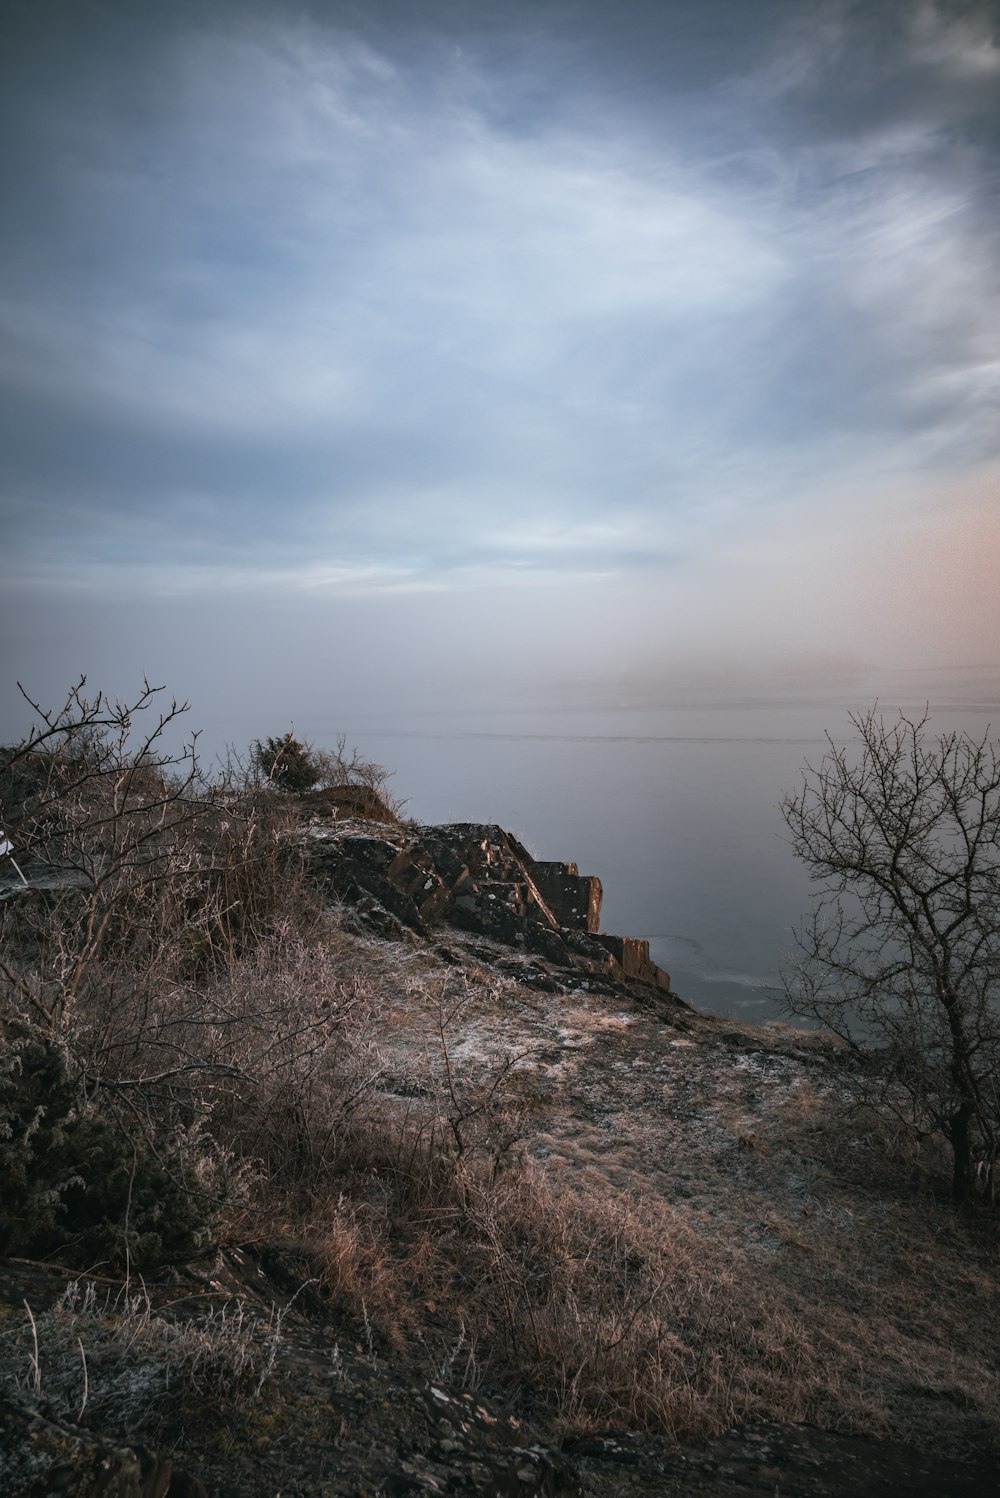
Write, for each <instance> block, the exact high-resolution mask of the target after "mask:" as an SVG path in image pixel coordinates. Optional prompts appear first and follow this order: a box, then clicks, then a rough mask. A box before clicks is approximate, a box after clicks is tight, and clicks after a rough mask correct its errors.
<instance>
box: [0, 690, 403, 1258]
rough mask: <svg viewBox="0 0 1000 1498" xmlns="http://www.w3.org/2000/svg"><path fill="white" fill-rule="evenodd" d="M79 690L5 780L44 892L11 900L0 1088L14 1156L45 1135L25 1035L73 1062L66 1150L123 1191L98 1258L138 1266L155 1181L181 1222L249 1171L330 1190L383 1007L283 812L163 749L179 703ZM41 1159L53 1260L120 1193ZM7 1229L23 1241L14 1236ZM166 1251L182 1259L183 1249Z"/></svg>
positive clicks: (3, 928)
mask: <svg viewBox="0 0 1000 1498" xmlns="http://www.w3.org/2000/svg"><path fill="white" fill-rule="evenodd" d="M83 685H84V684H83V682H82V681H81V682H80V683H79V684H78V685H77V687H76V688H74V689H73V691H71V693H70V694H69V697H68V698H67V702H66V704H65V705H64V706H63V708H62V709H60V710H59V712H56V713H51V714H49V713H46V712H44V711H43V710H42V709H40V708H39V709H37V711H38V714H39V718H40V726H39V727H38V728H36V729H35V730H33V731H32V733H31V734H29V736H28V738H27V739H26V740H25V741H24V743H23V744H21V745H19V746H17V747H15V748H14V749H12V750H8V751H6V752H5V754H4V758H3V763H2V766H0V785H2V786H3V790H4V795H5V798H6V805H7V807H8V820H7V830H8V831H9V833H10V834H11V835H12V837H13V839H14V841H15V842H16V845H17V847H18V849H19V851H20V852H21V853H22V856H23V858H24V861H25V866H26V867H27V869H28V871H29V879H30V885H31V887H29V888H28V889H27V890H25V891H24V892H23V893H20V892H19V893H17V894H16V895H14V896H11V897H9V898H7V899H5V900H4V901H3V902H2V904H0V936H2V938H3V956H2V957H0V1045H2V1047H3V1053H4V1056H5V1058H6V1060H7V1061H9V1062H10V1064H9V1065H7V1066H6V1068H5V1071H4V1073H3V1075H4V1076H5V1078H6V1083H5V1085H6V1087H7V1092H8V1094H10V1096H9V1098H8V1104H9V1108H10V1109H12V1110H13V1111H12V1112H11V1117H12V1118H14V1117H17V1118H19V1119H21V1120H22V1123H23V1127H22V1125H21V1124H19V1125H18V1127H17V1128H15V1129H14V1130H13V1133H12V1134H11V1133H10V1131H8V1142H9V1148H8V1149H7V1155H11V1150H13V1151H14V1152H15V1153H17V1151H19V1150H20V1151H21V1153H22V1154H25V1151H26V1150H28V1152H30V1141H31V1138H32V1137H35V1140H36V1142H37V1141H38V1139H40V1138H41V1136H40V1135H39V1134H38V1133H37V1129H36V1128H35V1126H34V1125H33V1124H32V1123H31V1119H30V1117H28V1116H27V1114H26V1113H25V1110H26V1109H28V1110H29V1111H30V1108H31V1107H32V1106H34V1105H33V1104H32V1101H31V1087H32V1085H33V1084H31V1083H30V1080H29V1078H28V1076H27V1074H26V1072H25V1067H24V1065H23V1061H22V1060H18V1056H19V1054H20V1053H19V1052H18V1049H17V1048H18V1045H19V1044H20V1042H19V1040H18V1037H19V1036H20V1035H22V1034H23V1033H24V1028H25V1026H29V1027H34V1028H35V1030H37V1032H38V1037H39V1040H38V1044H39V1045H41V1046H42V1047H43V1049H44V1048H45V1047H49V1048H50V1049H53V1048H54V1049H53V1054H55V1051H58V1054H59V1056H60V1057H61V1058H62V1063H61V1064H64V1069H65V1072H66V1075H67V1077H68V1078H69V1079H70V1080H69V1083H68V1085H69V1086H70V1087H71V1089H72V1091H73V1093H74V1101H73V1104H72V1107H70V1106H69V1105H67V1112H66V1117H67V1119H68V1120H70V1122H71V1124H72V1128H71V1130H70V1132H71V1134H72V1135H73V1137H74V1138H75V1137H77V1136H79V1137H81V1138H82V1137H83V1133H84V1132H86V1130H88V1129H89V1130H91V1132H92V1131H93V1130H95V1129H96V1130H97V1131H98V1133H99V1134H100V1137H101V1139H103V1140H106V1141H107V1142H108V1148H109V1149H111V1148H112V1146H111V1142H110V1141H111V1140H112V1138H115V1139H116V1140H117V1143H116V1144H115V1145H114V1148H113V1150H112V1153H114V1154H115V1158H116V1160H117V1159H118V1157H119V1156H120V1157H121V1162H122V1169H121V1171H119V1170H118V1167H117V1165H116V1166H115V1167H114V1169H113V1170H111V1171H110V1172H109V1173H106V1176H108V1175H110V1176H113V1177H114V1178H115V1179H118V1177H119V1176H121V1177H122V1180H123V1181H124V1186H123V1190H122V1191H121V1192H118V1194H117V1195H116V1196H114V1201H113V1202H111V1201H109V1202H107V1203H106V1205H107V1207H108V1211H107V1212H106V1213H104V1215H103V1216H102V1218H101V1221H102V1222H103V1223H104V1229H102V1231H104V1238H105V1242H104V1248H103V1251H104V1252H105V1253H106V1254H107V1256H109V1257H110V1258H111V1259H112V1261H116V1260H118V1259H119V1258H121V1256H122V1255H124V1257H125V1259H126V1260H128V1259H129V1258H130V1257H131V1258H132V1259H133V1260H135V1261H136V1262H137V1261H138V1257H137V1256H139V1255H140V1252H141V1250H142V1245H143V1243H145V1242H147V1238H146V1237H144V1236H143V1235H142V1234H138V1235H137V1223H138V1216H139V1212H138V1206H139V1201H140V1199H141V1198H142V1197H143V1196H144V1193H145V1192H146V1188H147V1187H149V1186H150V1184H151V1182H152V1180H153V1177H154V1176H156V1174H157V1172H159V1173H160V1174H161V1175H162V1174H164V1173H165V1177H166V1179H168V1180H172V1181H174V1182H175V1184H176V1185H177V1187H178V1191H179V1192H180V1196H179V1197H178V1198H177V1201H176V1205H175V1209H174V1211H173V1213H172V1215H173V1217H174V1218H175V1219H176V1220H177V1221H180V1220H182V1219H183V1218H184V1217H185V1216H186V1215H187V1214H186V1213H185V1212H184V1211H182V1210H181V1205H182V1203H183V1202H184V1201H187V1200H188V1199H189V1198H191V1197H192V1195H193V1194H195V1192H196V1183H197V1182H201V1183H204V1182H207V1181H209V1180H214V1181H219V1180H223V1181H224V1182H225V1184H226V1190H225V1191H224V1192H222V1194H221V1196H220V1194H219V1192H217V1191H216V1193H215V1196H216V1198H217V1203H216V1204H218V1201H219V1200H221V1199H222V1197H226V1198H228V1199H230V1200H231V1199H232V1196H233V1192H234V1190H237V1191H238V1190H239V1189H240V1182H241V1181H243V1182H244V1185H245V1182H246V1179H247V1172H248V1171H250V1172H251V1173H253V1174H255V1175H256V1176H257V1177H258V1178H259V1179H261V1180H263V1181H266V1180H268V1179H271V1178H274V1179H276V1180H277V1179H279V1178H280V1179H281V1180H282V1182H283V1183H284V1189H289V1188H290V1187H292V1186H295V1187H296V1188H298V1187H302V1188H306V1186H307V1183H308V1181H309V1180H310V1179H312V1178H315V1177H316V1176H317V1175H322V1174H323V1172H324V1171H325V1170H326V1169H327V1167H328V1161H329V1155H330V1151H331V1143H330V1141H331V1139H332V1138H333V1137H334V1135H335V1134H336V1131H337V1130H338V1129H339V1127H340V1125H341V1123H342V1121H343V1119H344V1118H345V1117H347V1116H348V1115H349V1114H350V1112H351V1111H352V1109H353V1108H354V1106H355V1104H356V1100H357V1098H358V1097H359V1096H360V1095H361V1094H362V1093H363V1091H364V1090H365V1088H366V1087H367V1086H369V1085H370V1083H371V1080H372V1077H373V1076H374V1075H375V1074H376V1073H377V1070H378V1060H377V1056H376V1054H375V1051H374V1047H373V1044H372V1041H371V1014H372V1011H373V1008H374V995H373V993H372V992H371V991H370V990H369V989H367V988H366V987H365V985H364V983H363V982H361V981H360V980H356V979H352V978H350V977H349V976H346V975H345V974H343V973H342V972H341V971H339V970H338V967H337V953H338V946H337V941H336V933H335V929H334V927H333V925H332V924H331V922H330V920H329V919H327V918H325V917H324V916H323V914H322V911H321V908H320V906H319V903H318V897H317V895H316V893H315V892H314V891H313V889H312V888H311V887H310V885H309V884H308V882H307V880H306V877H305V873H304V869H303V865H302V860H301V857H300V854H299V850H298V847H297V845H296V843H295V841H294V839H290V838H289V837H287V836H286V835H285V834H286V832H287V829H288V826H289V813H288V811H287V809H286V808H285V807H283V806H282V805H281V803H280V802H279V801H278V799H277V798H275V797H273V796H270V795H268V794H266V793H263V794H262V793H261V792H260V791H259V789H258V788H256V787H255V786H253V785H249V786H248V785H246V784H243V785H240V784H238V783H235V782H234V781H233V780H232V778H231V777H228V776H226V777H223V778H222V779H221V780H218V781H216V782H208V781H206V780H205V779H204V777H203V776H202V775H201V772H200V769H199V766H198V762H197V757H196V753H195V738H194V737H192V738H191V739H190V740H188V741H187V742H186V744H184V746H183V747H182V748H181V749H180V750H178V751H176V752H173V751H171V750H170V749H169V748H168V747H166V745H165V741H166V739H167V737H168V736H169V735H170V734H171V733H172V732H173V730H174V729H175V728H176V725H177V720H178V719H179V718H180V717H181V715H182V714H183V713H184V711H185V710H186V709H185V708H184V707H179V706H178V705H177V704H176V703H173V702H172V703H170V705H169V707H168V708H167V709H166V711H163V712H158V711H157V709H156V702H157V689H154V688H151V687H150V686H149V685H148V683H147V684H145V685H144V688H143V691H142V692H141V693H140V694H139V695H138V696H137V697H136V699H135V700H134V701H133V702H131V703H130V704H123V703H121V702H118V703H112V702H110V701H109V700H108V699H107V698H106V697H105V696H103V694H98V695H97V696H96V697H93V698H88V697H86V696H85V695H84V692H83ZM149 714H152V717H151V719H150V723H149V726H148V727H146V726H145V719H144V715H147V716H148V715H149ZM15 797H16V798H19V799H14V798H15ZM25 1119H26V1120H27V1121H26V1122H25V1121H24V1120H25ZM95 1137H96V1136H95ZM50 1143H53V1141H50ZM78 1153H79V1152H78ZM44 1157H45V1160H44V1163H46V1164H47V1165H49V1166H51V1168H52V1171H53V1172H54V1175H53V1176H52V1178H51V1179H50V1178H48V1177H43V1178H41V1179H40V1180H39V1182H38V1189H39V1190H41V1191H42V1192H43V1194H44V1192H46V1191H48V1192H50V1193H54V1195H52V1196H51V1203H52V1211H53V1213H54V1215H52V1214H50V1217H49V1219H47V1221H48V1227H49V1228H50V1229H51V1234H52V1235H54V1239H53V1241H52V1242H51V1243H50V1241H49V1238H48V1237H46V1238H45V1243H46V1246H47V1248H53V1249H54V1248H55V1247H57V1246H60V1245H61V1246H62V1248H63V1249H65V1250H66V1251H68V1252H72V1251H73V1250H72V1245H73V1243H74V1242H75V1243H76V1245H77V1248H78V1250H79V1252H80V1253H84V1252H85V1247H84V1245H85V1242H89V1240H87V1239H86V1237H85V1236H84V1237H83V1238H81V1237H80V1234H79V1231H78V1229H79V1227H80V1225H81V1220H82V1219H83V1218H88V1219H89V1217H92V1216H93V1211H92V1210H91V1209H93V1210H94V1211H96V1206H97V1202H98V1198H99V1197H100V1196H101V1191H102V1186H103V1185H106V1184H107V1180H106V1179H105V1180H104V1181H103V1182H102V1181H100V1180H98V1178H97V1174H96V1172H97V1169H98V1167H97V1162H96V1158H95V1159H94V1160H93V1161H92V1162H91V1164H90V1165H88V1163H87V1160H86V1158H81V1159H80V1160H79V1161H78V1162H76V1163H75V1164H74V1165H73V1168H72V1170H70V1167H69V1165H68V1164H67V1163H66V1162H65V1161H63V1162H61V1163H60V1160H59V1158H58V1157H59V1151H58V1150H57V1149H54V1148H46V1149H45V1151H44ZM19 1158H20V1157H19ZM26 1158H27V1155H26V1154H25V1159H26ZM11 1159H13V1156H12V1155H11ZM182 1160H183V1162H184V1164H183V1168H182V1164H181V1162H182ZM129 1162H131V1166H130V1168H129V1169H126V1166H127V1165H128V1163H129ZM41 1163H43V1162H39V1161H36V1162H35V1165H36V1166H38V1167H39V1168H40V1166H41ZM18 1169H20V1165H19V1166H18ZM123 1172H124V1174H122V1173H123ZM192 1173H193V1174H192ZM63 1177H65V1179H63ZM71 1178H72V1181H73V1182H75V1183H76V1184H71V1183H70V1182H71ZM230 1188H232V1189H230ZM213 1189H214V1188H213ZM156 1194H157V1193H156V1192H155V1191H154V1192H153V1195H154V1196H155V1195H156ZM162 1194H163V1193H162V1192H161V1193H160V1195H162ZM166 1196H167V1197H169V1196H170V1193H169V1192H167V1193H166ZM78 1198H79V1199H78ZM39 1200H41V1198H39ZM74 1202H75V1203H76V1205H75V1207H74V1206H73V1203H74ZM85 1208H86V1210H85ZM166 1215H171V1214H170V1213H167V1214H166ZM211 1215H212V1214H209V1216H211ZM114 1219H117V1220H114ZM208 1220H209V1218H208V1217H206V1218H205V1221H204V1222H203V1223H202V1225H201V1226H200V1227H199V1228H198V1233H199V1234H201V1233H202V1232H203V1229H204V1227H205V1226H206V1224H207V1221H208ZM8 1227H9V1232H10V1234H12V1235H13V1237H11V1241H14V1238H16V1237H17V1234H18V1232H19V1231H20V1229H19V1228H18V1227H17V1224H16V1223H14V1222H13V1220H12V1221H11V1223H10V1224H8ZM50 1236H51V1235H50ZM160 1239H161V1241H162V1239H163V1235H162V1234H161V1235H160ZM55 1240H58V1242H56V1241H55ZM174 1240H175V1247H176V1249H177V1250H178V1251H180V1250H181V1248H182V1242H187V1241H188V1240H186V1239H183V1236H182V1237H180V1238H178V1237H177V1235H176V1234H174ZM40 1243H41V1240H38V1244H36V1246H38V1245H40ZM148 1243H149V1246H150V1249H151V1251H152V1243H153V1240H152V1239H148ZM190 1246H191V1245H190V1243H188V1251H190ZM91 1247H92V1246H91ZM86 1251H89V1250H86ZM160 1256H161V1251H160V1250H159V1249H157V1250H156V1252H155V1254H154V1255H153V1257H154V1258H158V1257H160Z"/></svg>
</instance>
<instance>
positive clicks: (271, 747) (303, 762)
mask: <svg viewBox="0 0 1000 1498" xmlns="http://www.w3.org/2000/svg"><path fill="white" fill-rule="evenodd" d="M252 752H253V761H254V764H255V765H256V766H257V768H258V770H259V771H260V773H261V774H262V775H263V777H264V779H265V780H266V781H268V783H269V784H270V785H272V786H274V787H275V788H276V789H277V790H279V791H290V792H291V793H292V794H293V795H301V794H302V793H303V792H304V791H308V790H311V789H312V787H313V786H314V785H315V784H316V782H317V780H318V779H319V776H320V770H319V765H318V764H317V763H316V760H315V758H314V757H313V753H312V749H311V747H310V745H309V744H303V743H302V742H301V740H299V739H297V738H294V737H293V736H292V734H291V733H286V734H284V736H283V737H282V738H280V739H257V741H256V742H255V743H254V746H253V751H252Z"/></svg>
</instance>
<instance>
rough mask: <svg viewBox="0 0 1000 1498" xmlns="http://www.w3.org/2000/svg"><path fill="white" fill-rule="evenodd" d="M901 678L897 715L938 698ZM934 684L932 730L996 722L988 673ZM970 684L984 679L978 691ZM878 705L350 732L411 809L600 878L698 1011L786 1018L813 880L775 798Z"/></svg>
mask: <svg viewBox="0 0 1000 1498" xmlns="http://www.w3.org/2000/svg"><path fill="white" fill-rule="evenodd" d="M880 685H881V686H882V687H883V688H890V687H891V686H892V685H893V682H892V680H891V679H890V678H888V677H884V678H883V680H882V681H881V683H880ZM895 685H896V688H897V695H896V697H895V698H889V697H884V698H883V699H882V701H881V702H880V707H881V708H882V709H883V710H884V713H885V716H886V718H887V719H889V720H891V719H893V718H894V717H895V712H896V709H897V707H900V708H902V710H904V711H906V712H907V713H908V714H909V715H910V716H913V715H917V716H920V715H921V714H922V712H923V711H924V708H925V706H926V704H927V701H928V696H929V693H928V695H925V696H923V697H920V696H917V697H914V695H913V692H912V688H913V686H914V685H915V683H914V681H913V676H912V674H911V675H910V680H909V681H908V682H907V681H903V682H901V681H900V680H899V677H898V676H897V678H896V682H895ZM900 686H902V687H903V688H904V694H903V695H899V688H900ZM924 686H925V688H931V687H934V688H935V689H936V701H935V703H934V705H933V708H932V717H931V722H930V725H929V727H930V731H932V732H933V733H935V734H937V733H944V732H947V731H951V730H952V729H956V730H961V731H965V732H968V733H970V734H973V735H974V736H976V737H982V736H983V735H984V734H985V733H986V732H987V731H989V730H990V729H991V725H992V726H993V727H994V728H996V727H998V726H1000V693H998V691H997V680H996V675H995V673H994V672H990V671H981V672H966V673H955V676H954V677H953V678H952V679H951V680H950V682H948V683H947V684H945V683H942V682H941V681H940V680H938V681H937V682H936V683H934V682H931V681H928V680H926V679H925V681H924ZM962 686H965V687H967V688H969V687H971V688H973V691H972V692H971V693H967V694H966V696H967V698H968V700H964V701H963V700H960V699H961V698H962V696H963V694H962V692H961V691H960V690H956V689H957V688H960V687H962ZM907 687H909V688H911V690H910V691H906V690H905V689H906V688H907ZM977 687H978V688H979V690H978V691H976V690H975V689H976V688H977ZM991 702H992V704H993V706H992V708H991V706H990V703H991ZM870 705H871V700H870V699H868V700H866V701H861V700H858V701H856V702H851V701H850V700H849V699H846V698H844V697H843V696H838V695H837V694H835V693H832V692H831V693H829V694H828V695H827V700H826V701H822V700H817V699H816V698H813V699H812V700H807V701H803V702H799V703H797V704H795V703H788V702H786V703H777V702H774V701H768V700H758V701H744V702H729V703H721V702H719V703H716V704H714V705H703V706H700V707H693V706H688V707H673V708H653V707H650V708H646V709H644V710H636V709H628V708H618V709H603V710H598V709H587V708H576V709H569V708H564V709H563V710H561V711H545V710H543V709H536V710H532V711H527V710H524V711H520V712H509V711H508V712H504V713H502V714H501V713H492V714H491V713H482V712H478V713H462V712H457V711H456V712H454V713H451V714H449V715H447V716H444V717H437V718H430V717H428V716H423V717H421V716H420V715H417V714H413V715H402V714H400V715H391V714H389V715H385V716H383V717H381V718H378V717H368V718H365V719H362V718H359V719H357V721H352V722H351V723H349V724H347V725H344V724H341V725H340V727H341V729H343V728H345V727H346V728H347V729H348V730H349V736H350V737H351V739H352V740H354V741H356V742H358V743H359V744H361V745H363V747H364V751H365V753H366V754H368V755H370V756H372V757H374V758H376V759H377V760H379V761H380V762H382V763H384V764H386V765H388V766H390V767H394V768H395V770H396V778H395V781H394V783H393V784H394V788H395V789H396V790H397V791H398V793H399V794H400V795H404V796H408V797H409V805H408V807H407V810H408V812H409V813H410V814H411V815H414V816H416V817H417V818H419V819H420V820H425V821H431V822H438V821H496V822H499V823H500V824H501V825H502V826H504V827H506V828H508V829H509V830H512V831H514V832H516V833H517V834H518V835H519V836H520V837H521V838H522V840H523V841H524V842H525V843H526V844H527V846H528V847H529V848H530V849H531V851H532V852H533V853H535V854H536V856H538V857H542V858H559V859H564V860H566V861H573V862H576V863H577V864H578V865H579V867H580V870H581V872H583V873H593V874H597V875H598V876H599V877H600V879H601V881H602V884H603V886H604V906H603V914H602V927H603V929H604V930H607V931H614V932H617V933H618V934H620V935H627V936H644V937H648V938H649V941H650V947H651V951H652V954H653V956H654V958H655V959H656V960H657V961H658V962H659V963H660V964H661V966H663V967H665V968H666V969H667V970H668V972H669V973H670V974H671V978H672V980H673V987H674V989H675V990H676V991H677V992H679V993H680V994H681V995H682V996H683V997H684V998H686V999H688V1000H689V1001H690V1002H691V1003H693V1004H694V1005H695V1006H696V1007H697V1008H700V1009H704V1010H707V1011H709V1012H712V1013H718V1014H732V1015H733V1016H735V1017H738V1018H740V1019H747V1020H765V1019H769V1018H775V1017H779V1016H783V1014H784V1011H783V1008H782V1003H781V995H780V977H779V972H778V969H779V965H780V963H781V961H782V958H783V956H784V955H785V954H786V953H787V952H788V951H790V949H791V948H792V946H793V936H792V928H793V926H794V925H795V924H796V922H797V921H798V920H799V919H800V918H801V916H802V915H804V914H805V912H806V910H807V907H808V902H809V898H810V892H811V886H810V884H809V881H808V878H807V876H806V873H805V871H804V869H802V868H801V866H800V865H799V864H798V863H797V862H796V860H795V858H794V857H793V855H792V851H791V848H790V847H789V845H788V842H787V839H786V833H785V826H784V823H783V821H782V818H781V815H780V810H779V806H780V802H781V798H782V795H783V793H784V792H785V791H788V790H790V789H793V788H794V787H795V786H796V785H797V784H798V782H799V779H800V776H801V771H802V767H803V765H804V764H805V763H806V762H807V761H808V762H810V763H812V764H814V765H816V764H818V763H819V762H820V761H821V759H822V757H823V754H824V753H825V751H826V749H827V748H828V744H827V741H826V739H825V737H824V733H825V732H826V731H829V732H830V734H831V736H832V737H833V738H834V740H835V742H838V743H843V742H846V741H849V740H850V738H851V737H852V735H853V729H852V727H851V724H850V721H849V717H848V712H849V710H850V709H851V708H852V707H854V708H860V709H863V708H864V707H866V706H870ZM309 726H310V731H314V732H315V734H316V736H317V738H318V739H323V738H325V739H327V740H329V739H330V737H331V736H332V733H333V729H334V727H335V725H334V724H333V723H330V724H329V725H327V724H326V723H324V720H323V719H322V718H320V717H317V718H316V719H315V720H310V725H309Z"/></svg>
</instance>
